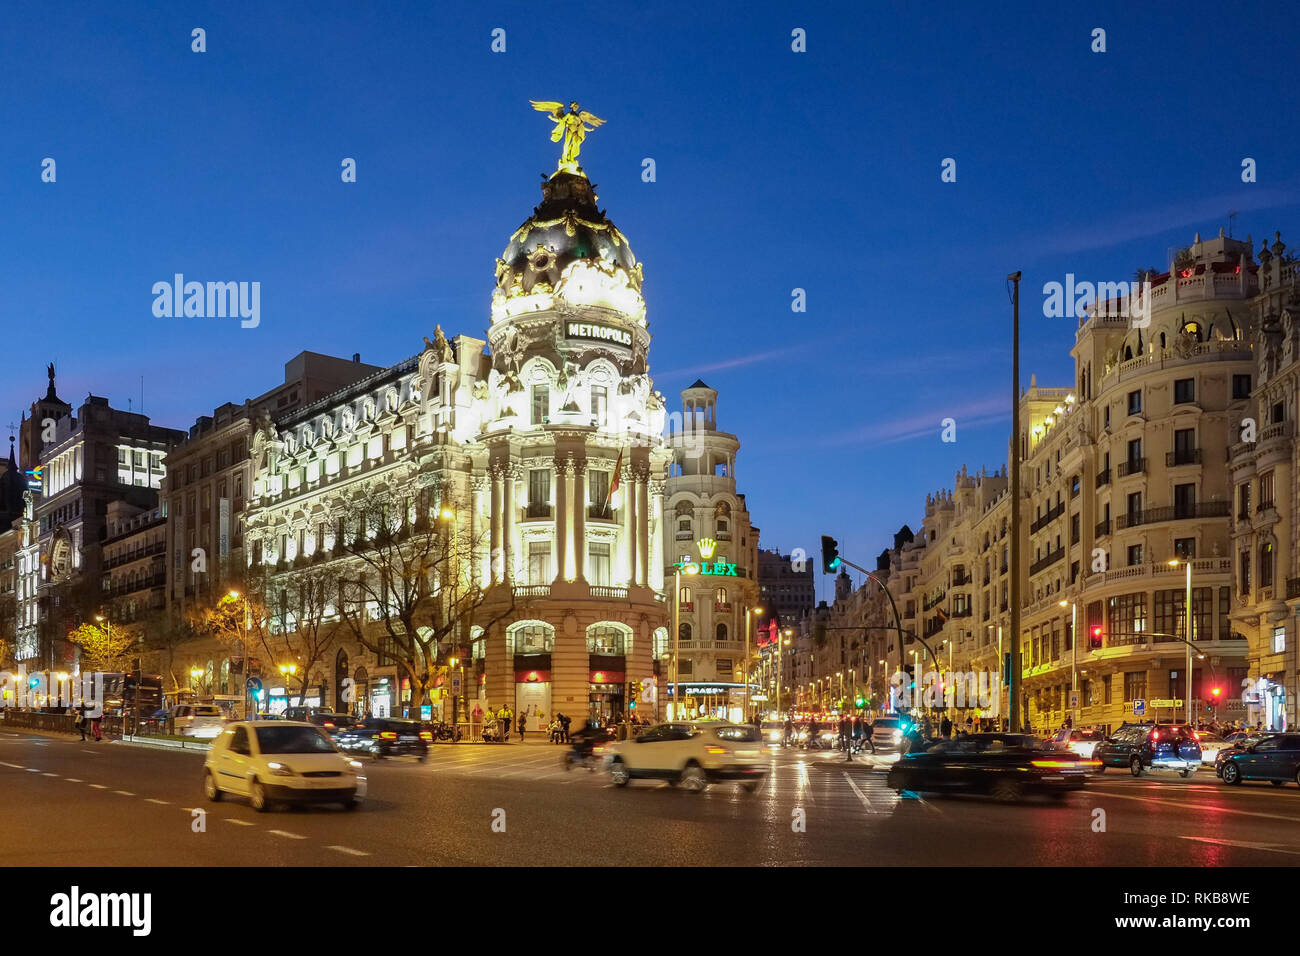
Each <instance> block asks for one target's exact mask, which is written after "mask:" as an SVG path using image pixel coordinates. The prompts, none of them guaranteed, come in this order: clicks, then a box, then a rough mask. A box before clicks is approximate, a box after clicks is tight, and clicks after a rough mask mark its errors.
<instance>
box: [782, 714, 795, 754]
mask: <svg viewBox="0 0 1300 956" xmlns="http://www.w3.org/2000/svg"><path fill="white" fill-rule="evenodd" d="M793 741H794V720H792V719H791V717H790V715H789V714H786V715H785V728H784V730H783V736H782V738H781V743H782V744H783V745H784V746H786V747H789V746H790V744H791V743H792V742H793Z"/></svg>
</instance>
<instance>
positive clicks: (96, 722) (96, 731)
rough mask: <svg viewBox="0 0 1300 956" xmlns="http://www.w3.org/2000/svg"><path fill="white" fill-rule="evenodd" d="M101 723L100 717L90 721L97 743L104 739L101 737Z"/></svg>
mask: <svg viewBox="0 0 1300 956" xmlns="http://www.w3.org/2000/svg"><path fill="white" fill-rule="evenodd" d="M99 721H100V718H99V717H92V718H91V720H90V730H91V732H92V733H93V734H94V736H95V741H96V742H99V741H101V740H103V739H104V738H103V737H102V736H100V732H99Z"/></svg>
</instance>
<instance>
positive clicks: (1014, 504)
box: [1007, 272, 1024, 733]
mask: <svg viewBox="0 0 1300 956" xmlns="http://www.w3.org/2000/svg"><path fill="white" fill-rule="evenodd" d="M1007 280H1008V281H1009V282H1010V283H1011V284H1012V293H1011V674H1010V677H1009V679H1008V680H1007V713H1008V717H1009V721H1008V724H1007V730H1008V731H1010V732H1011V733H1019V731H1020V729H1021V726H1022V723H1021V722H1022V721H1023V719H1024V717H1023V715H1022V714H1021V713H1020V684H1021V675H1020V273H1019V272H1013V273H1011V275H1009V276H1007Z"/></svg>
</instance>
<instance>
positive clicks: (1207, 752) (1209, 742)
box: [1196, 730, 1232, 767]
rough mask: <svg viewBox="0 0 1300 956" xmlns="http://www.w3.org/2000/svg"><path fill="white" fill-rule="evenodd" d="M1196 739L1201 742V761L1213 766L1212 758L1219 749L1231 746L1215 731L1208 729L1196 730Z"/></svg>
mask: <svg viewBox="0 0 1300 956" xmlns="http://www.w3.org/2000/svg"><path fill="white" fill-rule="evenodd" d="M1196 739H1197V740H1198V741H1200V744H1201V763H1202V764H1204V765H1205V766H1209V767H1213V766H1214V760H1215V758H1216V757H1218V756H1219V751H1220V750H1222V749H1223V748H1224V747H1231V746H1232V744H1230V743H1229V742H1228V741H1226V740H1224V739H1223V738H1222V737H1220V736H1219V735H1218V734H1216V733H1212V732H1210V731H1208V730H1198V731H1196Z"/></svg>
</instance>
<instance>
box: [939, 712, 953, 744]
mask: <svg viewBox="0 0 1300 956" xmlns="http://www.w3.org/2000/svg"><path fill="white" fill-rule="evenodd" d="M939 736H941V737H943V738H944V739H945V740H946V739H947V738H949V737H951V736H952V721H951V720H949V719H948V715H947V714H944V715H943V720H941V721H939Z"/></svg>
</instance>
